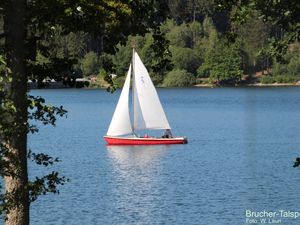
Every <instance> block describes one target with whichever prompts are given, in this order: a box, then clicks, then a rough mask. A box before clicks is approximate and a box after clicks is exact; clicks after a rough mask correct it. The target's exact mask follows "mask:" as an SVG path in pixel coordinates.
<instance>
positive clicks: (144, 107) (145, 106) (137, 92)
mask: <svg viewBox="0 0 300 225" xmlns="http://www.w3.org/2000/svg"><path fill="white" fill-rule="evenodd" d="M133 117H134V118H133V128H134V130H142V129H171V128H170V125H169V122H168V120H167V117H166V115H165V112H164V110H163V108H162V105H161V103H160V101H159V98H158V95H157V92H156V90H155V87H154V85H153V83H152V81H151V78H150V76H149V73H148V71H147V69H146V67H145V66H144V64H143V62H142V60H141V59H140V57H139V55H138V54H137V53H136V52H134V55H133Z"/></svg>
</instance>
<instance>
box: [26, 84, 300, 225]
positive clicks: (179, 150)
mask: <svg viewBox="0 0 300 225" xmlns="http://www.w3.org/2000/svg"><path fill="white" fill-rule="evenodd" d="M158 91H159V95H160V98H161V101H162V104H163V106H164V108H165V111H166V114H167V116H168V119H169V122H170V124H171V126H172V128H173V133H174V134H175V135H184V136H188V138H189V143H188V144H187V145H172V146H147V147H142V146H136V147H107V146H106V145H105V143H104V141H103V139H102V136H103V135H104V134H105V132H106V130H107V128H108V125H109V122H110V120H111V117H112V114H113V111H114V107H115V105H116V102H117V99H118V95H119V92H117V93H115V94H110V93H107V92H106V91H104V90H75V89H66V90H33V91H31V94H34V95H40V96H43V97H45V98H46V99H47V101H48V102H49V103H51V104H53V105H63V106H64V107H65V108H66V109H67V110H68V118H62V119H59V120H58V122H57V126H56V127H55V128H53V127H43V126H41V130H40V132H39V133H38V134H37V135H32V136H30V138H29V146H30V148H31V149H32V150H33V151H35V152H46V153H48V154H50V155H52V156H55V157H59V158H60V159H61V160H62V161H61V162H60V163H58V164H56V165H55V166H54V167H52V168H46V169H45V168H41V167H37V166H34V165H30V175H31V176H32V177H34V176H36V175H42V174H46V172H47V171H48V172H49V171H52V170H59V171H60V172H61V174H62V175H65V176H66V177H68V178H69V179H70V182H69V183H67V184H66V185H65V186H63V187H61V188H60V194H59V195H52V194H49V195H46V196H42V197H40V198H39V199H38V200H37V201H36V202H34V203H33V204H32V206H31V224H32V225H51V224H53V225H65V224H68V225H82V224H84V225H85V224H87V225H90V224H104V225H107V224H170V225H173V224H183V225H187V224H200V225H202V224H203V225H223V224H225V225H226V224H228V225H241V224H246V216H245V211H246V210H253V211H262V210H266V211H277V210H290V211H300V209H299V196H300V195H299V183H300V170H299V169H298V168H293V167H292V165H293V161H294V159H295V158H296V157H297V156H300V88H218V89H159V90H158ZM277 219H282V220H281V224H300V218H297V219H291V218H280V217H277ZM258 224H260V223H258Z"/></svg>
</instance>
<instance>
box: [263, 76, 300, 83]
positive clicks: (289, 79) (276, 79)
mask: <svg viewBox="0 0 300 225" xmlns="http://www.w3.org/2000/svg"><path fill="white" fill-rule="evenodd" d="M259 81H260V82H261V83H262V84H274V83H279V84H280V83H283V84H293V83H296V82H298V81H300V75H298V76H291V75H276V76H263V77H260V78H259Z"/></svg>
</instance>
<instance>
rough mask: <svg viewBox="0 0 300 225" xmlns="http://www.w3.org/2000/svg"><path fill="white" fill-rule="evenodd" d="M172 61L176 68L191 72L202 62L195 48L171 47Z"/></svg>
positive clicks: (194, 71)
mask: <svg viewBox="0 0 300 225" xmlns="http://www.w3.org/2000/svg"><path fill="white" fill-rule="evenodd" d="M171 52H172V56H173V57H172V62H173V64H174V67H175V68H176V69H180V70H186V71H188V72H190V73H192V74H195V73H196V70H197V68H198V67H199V65H200V64H201V63H202V61H201V58H199V57H198V55H197V53H196V51H195V50H193V49H191V48H182V47H172V48H171Z"/></svg>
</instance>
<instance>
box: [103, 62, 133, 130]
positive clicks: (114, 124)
mask: <svg viewBox="0 0 300 225" xmlns="http://www.w3.org/2000/svg"><path fill="white" fill-rule="evenodd" d="M130 77H131V65H130V66H129V70H128V72H127V77H126V80H125V83H124V86H123V89H122V92H121V95H120V98H119V101H118V104H117V106H116V109H115V112H114V115H113V117H112V120H111V122H110V125H109V128H108V131H107V135H108V136H118V135H124V134H129V133H132V127H131V122H130V114H129V88H130Z"/></svg>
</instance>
